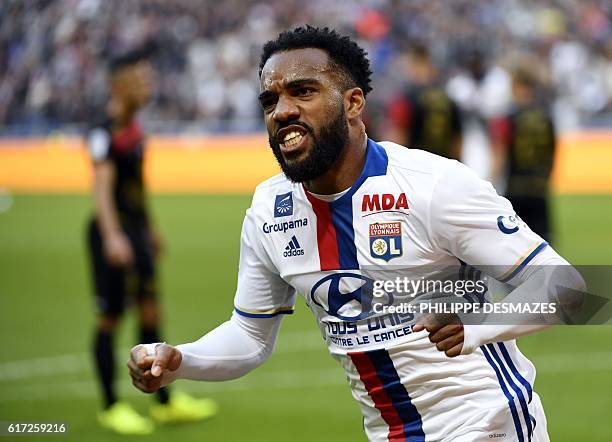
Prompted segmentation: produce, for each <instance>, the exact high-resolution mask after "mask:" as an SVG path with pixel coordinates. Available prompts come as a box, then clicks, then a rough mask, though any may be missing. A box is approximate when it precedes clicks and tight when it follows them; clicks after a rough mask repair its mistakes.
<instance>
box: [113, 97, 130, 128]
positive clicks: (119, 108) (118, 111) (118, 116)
mask: <svg viewBox="0 0 612 442" xmlns="http://www.w3.org/2000/svg"><path fill="white" fill-rule="evenodd" d="M108 112H109V114H110V116H111V118H113V119H114V120H115V121H116V122H117V123H118V124H119V125H120V126H124V125H126V124H127V123H129V122H130V121H131V120H132V118H133V117H134V115H135V114H136V109H134V108H133V106H130V105H129V104H128V103H126V102H125V101H124V100H121V99H120V98H119V97H117V96H111V99H110V102H109V106H108Z"/></svg>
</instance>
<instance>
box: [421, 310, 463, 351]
mask: <svg viewBox="0 0 612 442" xmlns="http://www.w3.org/2000/svg"><path fill="white" fill-rule="evenodd" d="M419 322H420V324H417V325H415V326H414V327H413V328H412V331H413V332H415V333H416V332H420V331H422V330H427V331H428V332H429V340H430V341H431V343H432V344H436V348H437V349H438V350H439V351H443V352H444V353H445V354H446V356H448V357H449V358H454V357H456V356H459V355H460V354H461V350H462V349H463V339H464V334H463V324H462V323H461V320H460V319H459V318H458V317H457V316H455V315H443V314H440V315H430V316H427V317H425V318H421V320H420V321H419Z"/></svg>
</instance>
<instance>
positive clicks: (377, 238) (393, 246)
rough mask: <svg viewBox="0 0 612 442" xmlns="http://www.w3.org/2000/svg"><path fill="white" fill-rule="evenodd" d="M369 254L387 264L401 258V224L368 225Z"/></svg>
mask: <svg viewBox="0 0 612 442" xmlns="http://www.w3.org/2000/svg"><path fill="white" fill-rule="evenodd" d="M370 254H371V255H372V258H376V259H384V260H385V261H387V262H388V261H389V260H391V259H393V258H397V257H398V256H402V223H400V222H395V223H374V224H370Z"/></svg>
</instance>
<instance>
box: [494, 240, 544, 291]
mask: <svg viewBox="0 0 612 442" xmlns="http://www.w3.org/2000/svg"><path fill="white" fill-rule="evenodd" d="M547 245H548V243H547V242H546V241H544V242H542V244H540V245H539V246H537V247H536V248H535V249H534V251H533V252H531V253H530V254H529V256H527V258H525V259H524V260H523V262H521V263H520V264H519V265H517V266H516V268H515V269H514V270H513V271H512V273H510V274H509V275H508V276H506V277H505V278H503V279H500V281H501V282H508V281H510V280H511V279H512V278H514V277H515V276H516V275H517V274H518V273H519V272H520V271H521V270H523V267H525V266H526V265H527V263H529V261H531V260H532V259H533V258H534V257H535V256H536V255H537V254H538V253H540V252H541V251H542V249H544V247H546V246H547Z"/></svg>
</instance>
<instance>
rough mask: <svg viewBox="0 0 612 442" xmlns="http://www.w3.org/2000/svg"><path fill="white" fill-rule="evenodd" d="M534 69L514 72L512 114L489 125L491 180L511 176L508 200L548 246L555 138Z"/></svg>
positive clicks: (520, 67) (521, 68)
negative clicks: (539, 93)
mask: <svg viewBox="0 0 612 442" xmlns="http://www.w3.org/2000/svg"><path fill="white" fill-rule="evenodd" d="M534 69H535V67H534V66H528V65H527V64H526V63H519V64H517V65H516V66H515V68H514V69H513V72H512V96H513V101H514V107H513V110H512V111H511V112H510V114H509V115H508V116H507V117H504V118H499V119H495V120H493V121H492V122H491V140H492V146H493V176H494V177H495V178H497V177H499V176H501V175H503V174H504V173H505V172H506V171H507V173H508V183H507V187H506V194H505V196H506V198H508V199H509V200H510V202H511V203H512V206H513V207H514V209H515V210H516V213H517V214H518V215H519V216H520V217H521V218H522V219H523V220H524V221H525V222H526V223H527V224H528V225H529V226H530V227H531V228H532V229H533V230H534V231H535V232H536V233H538V234H539V235H540V236H541V237H542V238H544V239H546V240H547V241H550V239H551V238H550V216H549V207H548V192H549V181H550V174H551V171H552V167H553V160H554V155H555V145H556V135H555V128H554V124H553V121H552V118H551V115H550V111H549V110H548V109H547V108H546V107H545V106H544V105H542V104H541V103H540V100H538V94H537V90H538V87H539V85H540V82H539V80H538V77H537V75H536V72H535V71H534Z"/></svg>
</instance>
